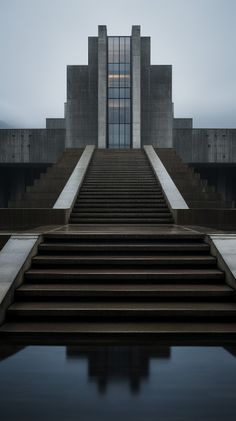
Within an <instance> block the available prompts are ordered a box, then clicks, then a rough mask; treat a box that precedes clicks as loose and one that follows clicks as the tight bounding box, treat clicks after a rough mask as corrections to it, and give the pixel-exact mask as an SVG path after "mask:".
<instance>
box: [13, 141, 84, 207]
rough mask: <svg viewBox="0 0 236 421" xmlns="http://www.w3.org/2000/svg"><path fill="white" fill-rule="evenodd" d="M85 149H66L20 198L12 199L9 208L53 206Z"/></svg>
mask: <svg viewBox="0 0 236 421" xmlns="http://www.w3.org/2000/svg"><path fill="white" fill-rule="evenodd" d="M82 153H83V149H81V148H80V149H66V150H65V151H64V152H63V154H62V155H61V157H60V158H59V159H58V161H57V162H56V164H54V165H52V166H51V167H49V168H48V170H47V171H46V172H45V173H43V174H41V176H40V178H39V179H36V180H35V181H34V184H33V185H32V186H28V187H27V188H26V192H25V193H24V194H23V195H22V197H21V198H20V199H19V200H14V201H10V202H9V203H8V207H9V208H51V207H53V205H54V203H55V202H56V200H57V198H58V196H59V194H60V193H61V191H62V189H63V188H64V186H65V184H66V182H67V180H68V178H69V177H70V175H71V173H72V171H73V169H74V167H75V165H76V164H77V162H78V160H79V158H80V157H81V155H82Z"/></svg>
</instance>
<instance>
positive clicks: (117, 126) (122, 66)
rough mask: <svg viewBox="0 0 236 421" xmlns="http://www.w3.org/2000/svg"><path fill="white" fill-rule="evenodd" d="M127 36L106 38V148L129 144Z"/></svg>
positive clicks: (128, 56)
mask: <svg viewBox="0 0 236 421" xmlns="http://www.w3.org/2000/svg"><path fill="white" fill-rule="evenodd" d="M130 50H131V47H130V37H108V72H107V74H108V82H107V86H108V99H107V104H108V113H107V120H108V131H107V138H108V142H107V143H108V148H130V147H131V59H130V57H131V52H130Z"/></svg>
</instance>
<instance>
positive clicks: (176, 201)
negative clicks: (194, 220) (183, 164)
mask: <svg viewBox="0 0 236 421" xmlns="http://www.w3.org/2000/svg"><path fill="white" fill-rule="evenodd" d="M144 150H145V152H146V155H147V157H148V159H149V162H150V164H151V166H152V169H153V171H154V173H155V175H156V178H157V179H158V181H159V183H160V185H161V187H162V190H163V193H164V195H165V198H166V200H167V202H168V204H169V206H170V208H171V210H173V209H188V205H187V203H186V202H185V200H184V198H183V196H182V195H181V193H180V191H179V190H178V189H177V187H176V185H175V183H174V182H173V180H172V178H171V177H170V175H169V173H168V172H167V171H166V169H165V167H164V165H163V164H162V162H161V160H160V158H159V157H158V156H157V154H156V152H155V150H154V149H153V147H152V146H151V145H145V146H144Z"/></svg>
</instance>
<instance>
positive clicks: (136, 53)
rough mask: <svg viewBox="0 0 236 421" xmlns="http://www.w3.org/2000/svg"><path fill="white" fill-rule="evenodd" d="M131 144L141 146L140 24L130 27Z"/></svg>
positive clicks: (135, 146) (136, 146)
mask: <svg viewBox="0 0 236 421" xmlns="http://www.w3.org/2000/svg"><path fill="white" fill-rule="evenodd" d="M131 45H132V49H131V55H132V59H131V60H132V146H133V148H140V147H141V39H140V26H133V27H132V43H131Z"/></svg>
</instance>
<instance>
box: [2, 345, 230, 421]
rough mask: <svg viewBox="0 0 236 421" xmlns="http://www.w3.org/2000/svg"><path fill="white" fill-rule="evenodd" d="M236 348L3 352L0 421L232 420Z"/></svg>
mask: <svg viewBox="0 0 236 421" xmlns="http://www.w3.org/2000/svg"><path fill="white" fill-rule="evenodd" d="M235 355H236V348H235V347H232V346H229V345H227V346H226V347H214V346H212V347H204V346H199V347H196V346H187V347H184V346H182V347H181V346H179V347H178V346H177V347H176V346H173V347H171V348H170V347H164V346H136V345H129V346H128V345H127V346H97V345H91V346H79V347H78V346H72V347H71V346H67V347H64V346H28V347H25V348H22V349H19V348H18V347H14V348H11V347H1V346H0V360H1V361H0V379H1V381H0V420H1V421H32V420H33V421H54V420H57V421H78V420H81V421H100V420H101V421H110V420H112V421H120V420H122V421H126V420H129V421H157V420H160V421H177V420H181V421H235V419H236V400H235V396H236V359H235Z"/></svg>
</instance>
